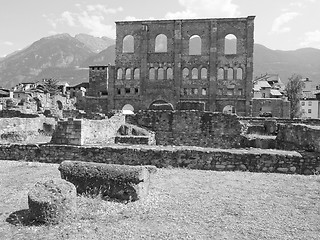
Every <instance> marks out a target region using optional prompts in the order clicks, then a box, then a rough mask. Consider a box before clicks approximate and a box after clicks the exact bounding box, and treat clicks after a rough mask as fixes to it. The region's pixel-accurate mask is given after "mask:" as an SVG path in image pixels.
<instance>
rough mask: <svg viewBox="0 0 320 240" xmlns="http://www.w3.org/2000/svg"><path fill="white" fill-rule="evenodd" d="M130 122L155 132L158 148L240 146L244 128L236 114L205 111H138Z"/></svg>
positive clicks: (129, 119) (130, 118)
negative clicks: (170, 146)
mask: <svg viewBox="0 0 320 240" xmlns="http://www.w3.org/2000/svg"><path fill="white" fill-rule="evenodd" d="M127 121H128V122H129V123H131V124H134V125H137V126H139V127H142V128H145V129H148V130H151V131H154V132H155V133H156V142H157V144H158V145H188V146H202V147H220V148H230V147H235V148H238V147H241V146H242V145H241V143H242V142H243V136H242V131H243V125H242V124H241V122H240V121H239V120H238V119H237V116H236V115H229V114H223V113H212V112H203V111H139V112H138V113H136V114H135V115H132V116H127Z"/></svg>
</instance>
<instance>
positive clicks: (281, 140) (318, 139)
mask: <svg viewBox="0 0 320 240" xmlns="http://www.w3.org/2000/svg"><path fill="white" fill-rule="evenodd" d="M276 140H277V145H278V147H281V148H284V149H303V150H308V151H315V152H320V127H319V126H311V125H305V124H280V125H279V130H278V134H277V138H276Z"/></svg>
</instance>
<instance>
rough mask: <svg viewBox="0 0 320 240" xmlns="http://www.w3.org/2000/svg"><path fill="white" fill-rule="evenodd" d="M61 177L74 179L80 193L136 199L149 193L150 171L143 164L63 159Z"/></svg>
mask: <svg viewBox="0 0 320 240" xmlns="http://www.w3.org/2000/svg"><path fill="white" fill-rule="evenodd" d="M59 171H60V173H61V177H62V178H63V179H66V180H67V181H69V182H71V183H73V184H74V185H75V186H76V188H77V192H78V193H79V194H83V193H86V194H92V195H101V196H102V197H108V198H111V199H112V198H115V199H118V200H122V201H136V200H139V199H141V198H144V197H145V196H147V195H148V190H149V182H150V173H149V171H148V170H147V168H145V167H143V166H128V165H117V164H103V163H93V162H79V161H64V162H62V163H61V164H60V166H59Z"/></svg>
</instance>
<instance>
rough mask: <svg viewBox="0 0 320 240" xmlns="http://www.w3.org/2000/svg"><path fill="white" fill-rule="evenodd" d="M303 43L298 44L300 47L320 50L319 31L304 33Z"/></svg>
mask: <svg viewBox="0 0 320 240" xmlns="http://www.w3.org/2000/svg"><path fill="white" fill-rule="evenodd" d="M304 37H305V39H304V41H303V42H302V43H301V44H300V45H301V46H302V47H311V46H312V47H317V48H320V31H319V30H315V31H313V32H306V33H305V34H304Z"/></svg>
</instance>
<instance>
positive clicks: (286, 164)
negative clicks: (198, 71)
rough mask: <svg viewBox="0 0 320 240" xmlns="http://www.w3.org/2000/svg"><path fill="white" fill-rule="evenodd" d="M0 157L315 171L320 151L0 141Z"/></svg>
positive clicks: (222, 169)
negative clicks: (96, 145) (44, 143)
mask: <svg viewBox="0 0 320 240" xmlns="http://www.w3.org/2000/svg"><path fill="white" fill-rule="evenodd" d="M0 156H1V158H0V159H6V160H21V159H24V160H25V161H38V162H47V163H61V162H62V161H64V160H76V161H88V162H99V163H108V164H127V165H155V166H157V167H169V166H172V167H186V168H191V169H204V170H216V171H236V170H241V171H251V172H278V173H291V174H294V173H297V174H316V173H319V172H320V155H319V154H313V155H310V154H307V155H301V154H299V153H297V152H291V151H276V150H273V151H270V150H262V149H260V150H256V149H250V150H244V149H238V150H237V149H228V150H223V149H204V148H199V147H165V146H161V147H159V146H144V147H142V146H130V147H126V146H109V147H84V146H64V145H0Z"/></svg>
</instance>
